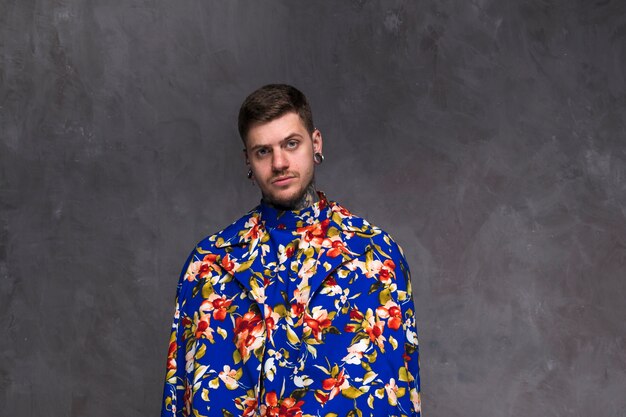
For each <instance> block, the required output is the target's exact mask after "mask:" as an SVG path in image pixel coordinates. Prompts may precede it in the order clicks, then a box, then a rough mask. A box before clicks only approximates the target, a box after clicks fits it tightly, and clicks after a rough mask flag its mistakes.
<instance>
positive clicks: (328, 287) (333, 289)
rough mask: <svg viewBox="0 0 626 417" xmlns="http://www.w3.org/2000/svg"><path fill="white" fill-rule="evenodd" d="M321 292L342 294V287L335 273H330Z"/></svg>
mask: <svg viewBox="0 0 626 417" xmlns="http://www.w3.org/2000/svg"><path fill="white" fill-rule="evenodd" d="M320 293H321V294H330V295H339V294H342V293H343V291H342V288H341V286H340V285H338V284H337V280H335V277H334V276H333V275H329V276H328V277H327V278H326V279H325V280H324V282H323V288H322V290H321V291H320Z"/></svg>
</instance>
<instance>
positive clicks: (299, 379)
mask: <svg viewBox="0 0 626 417" xmlns="http://www.w3.org/2000/svg"><path fill="white" fill-rule="evenodd" d="M312 383H313V380H312V379H311V378H309V376H308V375H295V376H294V377H293V384H294V385H295V386H296V387H298V388H304V387H308V386H309V385H311V384H312Z"/></svg>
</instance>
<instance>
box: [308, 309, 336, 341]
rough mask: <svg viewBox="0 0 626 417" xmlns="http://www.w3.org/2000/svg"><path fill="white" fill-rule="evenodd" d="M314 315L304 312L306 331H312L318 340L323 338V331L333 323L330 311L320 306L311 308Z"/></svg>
mask: <svg viewBox="0 0 626 417" xmlns="http://www.w3.org/2000/svg"><path fill="white" fill-rule="evenodd" d="M311 313H313V314H312V315H310V314H308V313H305V314H304V324H305V326H304V331H305V332H306V333H307V334H308V333H312V334H313V337H315V339H316V340H318V341H321V340H322V337H321V335H322V332H323V331H324V330H325V329H327V328H329V327H330V325H331V319H330V318H329V317H328V311H327V310H325V309H323V308H322V307H320V306H316V307H313V310H311Z"/></svg>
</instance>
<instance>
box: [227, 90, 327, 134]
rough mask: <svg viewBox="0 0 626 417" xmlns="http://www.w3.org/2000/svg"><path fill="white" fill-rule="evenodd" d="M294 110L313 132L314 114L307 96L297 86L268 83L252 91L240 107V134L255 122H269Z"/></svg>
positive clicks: (308, 129) (305, 125) (309, 130)
mask: <svg viewBox="0 0 626 417" xmlns="http://www.w3.org/2000/svg"><path fill="white" fill-rule="evenodd" d="M289 112H294V113H296V114H297V115H298V116H300V119H301V120H302V123H304V127H305V128H306V130H307V131H308V132H309V133H310V134H312V133H313V131H314V130H315V127H314V125H313V114H312V113H311V107H310V106H309V102H308V101H307V99H306V96H305V95H304V94H303V93H302V92H301V91H300V90H298V89H297V88H295V87H292V86H290V85H287V84H268V85H265V86H263V87H261V88H259V89H258V90H256V91H254V92H252V94H250V95H249V96H248V97H246V99H245V100H244V101H243V104H242V105H241V108H240V109H239V123H238V125H239V136H241V140H243V141H244V143H245V141H246V135H247V134H248V131H249V130H250V128H251V127H252V125H253V124H254V123H264V122H269V121H272V120H274V119H277V118H279V117H281V116H282V115H284V114H286V113H289Z"/></svg>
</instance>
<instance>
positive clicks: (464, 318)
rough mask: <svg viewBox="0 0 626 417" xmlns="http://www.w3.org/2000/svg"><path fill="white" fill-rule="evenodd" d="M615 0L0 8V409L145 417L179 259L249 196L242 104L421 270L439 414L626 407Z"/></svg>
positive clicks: (623, 145) (625, 139)
mask: <svg viewBox="0 0 626 417" xmlns="http://www.w3.org/2000/svg"><path fill="white" fill-rule="evenodd" d="M625 74H626V2H625V1H623V0H602V1H582V0H517V1H516V0H513V1H496V0H475V1H471V2H470V1H464V0H454V1H453V0H447V1H446V0H444V1H435V0H424V1H418V2H413V1H376V2H368V1H341V2H339V1H338V2H316V1H306V2H305V1H280V2H279V1H268V2H245V1H229V2H217V1H198V2H196V1H186V2H173V1H147V0H145V1H134V2H128V1H113V0H112V1H106V2H96V1H88V0H83V1H79V0H48V1H42V0H0V193H1V194H0V197H1V198H0V215H1V217H0V219H1V228H0V230H1V235H0V237H1V239H0V275H1V278H0V329H1V330H0V331H1V333H0V404H1V406H0V407H1V408H0V409H1V411H0V415H2V416H89V417H99V416H153V415H157V414H158V412H159V409H160V401H161V392H162V379H163V377H164V366H165V356H166V350H167V339H168V333H169V324H170V320H171V314H172V312H173V297H174V291H175V287H176V283H177V279H178V273H179V271H180V268H181V266H182V263H183V261H184V260H185V258H186V256H187V254H188V253H189V251H190V250H191V249H192V247H193V246H194V244H195V243H196V242H197V241H198V240H200V239H201V238H202V237H204V236H205V235H208V234H210V233H212V232H215V231H217V230H219V229H221V228H222V227H224V226H225V225H227V224H229V223H230V222H231V221H233V220H234V219H235V218H237V217H239V215H240V214H242V213H243V212H244V211H246V210H248V209H249V208H251V207H253V206H254V205H256V203H257V202H258V199H259V194H258V191H257V190H256V189H255V188H254V187H253V186H252V185H251V184H250V183H249V182H248V181H247V179H246V178H245V173H246V168H245V166H244V164H243V159H242V156H241V148H242V145H241V143H240V142H239V139H238V136H237V133H236V124H235V119H236V114H237V111H238V107H239V105H240V103H241V101H242V100H243V98H244V97H245V96H246V95H247V94H248V93H249V92H251V91H252V90H253V89H255V88H257V87H259V86H261V85H263V84H265V83H269V82H287V83H293V84H295V85H296V86H298V87H299V88H301V89H302V90H303V91H304V92H305V93H307V94H308V95H309V97H310V100H311V102H312V105H313V110H314V114H315V118H316V124H317V126H318V127H319V128H320V129H321V130H322V132H323V134H324V138H325V154H326V156H327V158H326V162H325V163H324V164H323V165H322V166H321V167H320V170H319V173H318V180H317V183H318V185H319V187H320V188H321V189H323V190H325V191H326V193H327V194H328V195H329V197H331V198H333V199H337V200H339V201H341V202H342V203H343V204H344V205H346V206H347V207H349V208H350V209H351V210H352V211H354V212H355V213H357V214H360V215H362V216H365V217H367V218H368V219H370V220H371V221H372V222H373V223H375V224H377V225H379V226H381V227H383V228H384V229H386V230H387V231H389V232H390V233H391V234H392V235H393V236H394V237H395V238H396V240H398V241H399V242H400V244H401V245H402V246H403V247H404V249H405V252H406V255H407V258H408V260H409V263H410V264H411V266H412V272H413V286H414V290H415V302H416V311H417V317H418V325H419V328H420V341H421V355H422V382H423V387H422V388H423V404H424V410H425V413H424V414H425V415H426V416H428V417H455V416H481V417H488V416H493V417H502V416H530V415H533V416H535V415H537V416H572V415H575V416H594V417H595V416H598V417H613V416H621V417H623V416H625V415H626V395H625V393H626V339H625V337H626V324H625V319H626V302H625V301H626V165H625V164H626V121H625V119H626V116H625V115H626V89H625V82H626V79H625Z"/></svg>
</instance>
